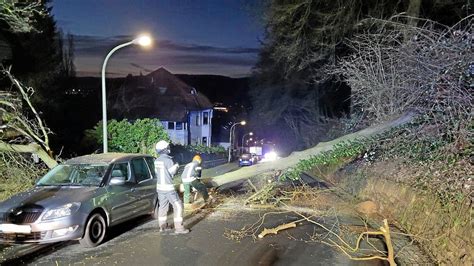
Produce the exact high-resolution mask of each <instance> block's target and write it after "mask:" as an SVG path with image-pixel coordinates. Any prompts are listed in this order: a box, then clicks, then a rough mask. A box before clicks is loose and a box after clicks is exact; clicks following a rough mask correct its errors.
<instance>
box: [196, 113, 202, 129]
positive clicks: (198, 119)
mask: <svg viewBox="0 0 474 266" xmlns="http://www.w3.org/2000/svg"><path fill="white" fill-rule="evenodd" d="M200 120H201V117H200V116H199V114H197V115H196V126H199V125H200V124H201V123H200V122H201V121H200Z"/></svg>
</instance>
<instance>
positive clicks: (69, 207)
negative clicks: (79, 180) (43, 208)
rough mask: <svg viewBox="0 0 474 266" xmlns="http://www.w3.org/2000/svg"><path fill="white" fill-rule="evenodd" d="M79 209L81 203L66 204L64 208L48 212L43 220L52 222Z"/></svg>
mask: <svg viewBox="0 0 474 266" xmlns="http://www.w3.org/2000/svg"><path fill="white" fill-rule="evenodd" d="M79 207H81V203H80V202H73V203H68V204H64V205H63V206H60V207H57V208H54V209H51V210H49V211H47V212H46V213H45V214H44V216H43V220H52V219H57V218H61V217H66V216H69V215H71V214H73V213H75V212H76V211H77V210H79Z"/></svg>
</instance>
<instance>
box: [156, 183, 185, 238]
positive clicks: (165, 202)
mask: <svg viewBox="0 0 474 266" xmlns="http://www.w3.org/2000/svg"><path fill="white" fill-rule="evenodd" d="M158 202H159V204H160V207H159V209H158V225H159V226H160V227H163V226H166V218H167V216H168V209H169V206H170V204H171V205H172V206H173V222H174V227H175V229H176V228H183V203H182V202H181V199H179V196H178V193H177V192H176V191H174V190H173V191H158Z"/></svg>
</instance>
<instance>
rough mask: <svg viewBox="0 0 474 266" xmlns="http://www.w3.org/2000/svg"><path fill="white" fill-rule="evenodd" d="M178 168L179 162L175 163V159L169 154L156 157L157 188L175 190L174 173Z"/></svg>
mask: <svg viewBox="0 0 474 266" xmlns="http://www.w3.org/2000/svg"><path fill="white" fill-rule="evenodd" d="M177 170H178V164H173V160H172V159H171V157H170V156H169V155H167V154H161V155H160V156H159V157H158V158H156V159H155V173H156V177H157V180H156V190H157V191H158V192H159V191H163V192H166V191H173V190H174V184H173V175H174V174H176V171H177Z"/></svg>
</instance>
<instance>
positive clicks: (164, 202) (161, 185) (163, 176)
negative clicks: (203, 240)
mask: <svg viewBox="0 0 474 266" xmlns="http://www.w3.org/2000/svg"><path fill="white" fill-rule="evenodd" d="M155 149H156V153H157V154H158V155H159V156H158V158H156V159H155V172H156V176H157V181H156V191H157V192H158V201H159V204H160V206H159V209H158V225H159V227H160V232H163V231H166V230H167V229H168V228H167V223H166V218H167V216H168V209H169V205H170V203H171V205H172V206H173V221H174V231H175V233H177V234H186V233H188V232H189V229H186V228H184V226H183V203H182V202H181V199H180V198H179V195H178V193H177V192H176V190H175V189H174V184H173V176H174V175H175V174H176V171H177V170H178V167H179V165H178V164H174V163H173V160H172V158H171V156H169V155H168V154H169V153H170V147H169V143H168V142H167V141H164V140H160V141H159V142H158V143H156V145H155Z"/></svg>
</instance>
